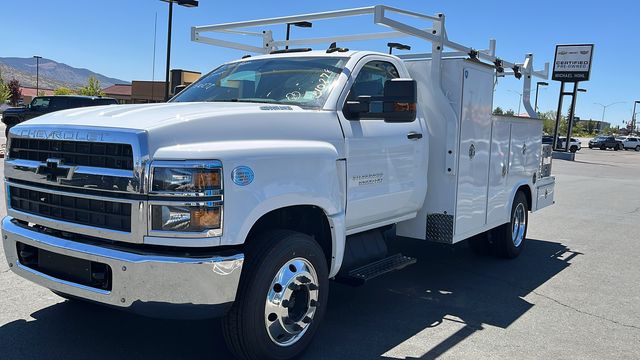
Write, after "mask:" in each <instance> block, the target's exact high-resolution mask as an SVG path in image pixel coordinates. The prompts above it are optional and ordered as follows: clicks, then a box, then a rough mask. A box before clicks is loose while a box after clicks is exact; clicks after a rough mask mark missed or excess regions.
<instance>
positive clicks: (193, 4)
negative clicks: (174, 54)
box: [152, 0, 198, 101]
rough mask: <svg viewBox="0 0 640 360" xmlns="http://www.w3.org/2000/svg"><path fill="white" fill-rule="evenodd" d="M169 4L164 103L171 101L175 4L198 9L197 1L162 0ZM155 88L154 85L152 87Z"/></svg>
mask: <svg viewBox="0 0 640 360" xmlns="http://www.w3.org/2000/svg"><path fill="white" fill-rule="evenodd" d="M160 1H164V2H168V3H169V21H168V22H169V24H168V25H167V69H166V73H165V84H164V101H169V67H170V66H171V22H172V20H173V3H176V4H178V5H180V6H184V7H198V1H197V0H160ZM152 86H153V85H152Z"/></svg>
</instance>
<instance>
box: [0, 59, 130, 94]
mask: <svg viewBox="0 0 640 360" xmlns="http://www.w3.org/2000/svg"><path fill="white" fill-rule="evenodd" d="M0 74H1V75H2V78H3V79H4V81H5V82H8V81H9V80H11V79H17V80H18V81H20V84H21V85H22V86H30V87H35V86H36V59H34V58H18V57H0ZM91 76H94V77H95V78H96V79H98V80H99V81H100V86H101V87H102V88H106V87H109V86H111V85H115V84H128V83H129V82H128V81H124V80H120V79H116V78H111V77H107V76H105V75H102V74H98V73H96V72H93V71H91V70H89V69H81V68H75V67H72V66H69V65H67V64H63V63H59V62H57V61H54V60H51V59H46V58H42V59H40V60H39V76H38V82H39V87H40V88H43V89H57V88H59V87H68V88H71V89H76V88H79V87H81V86H84V85H86V84H87V80H88V79H89V77H91Z"/></svg>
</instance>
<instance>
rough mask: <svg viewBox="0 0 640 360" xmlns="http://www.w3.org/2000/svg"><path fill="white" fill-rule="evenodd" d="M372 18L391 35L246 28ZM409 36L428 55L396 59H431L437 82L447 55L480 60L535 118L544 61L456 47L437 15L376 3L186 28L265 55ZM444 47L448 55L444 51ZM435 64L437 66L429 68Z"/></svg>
mask: <svg viewBox="0 0 640 360" xmlns="http://www.w3.org/2000/svg"><path fill="white" fill-rule="evenodd" d="M361 15H373V23H374V24H376V25H380V26H382V27H385V28H387V29H391V30H392V31H382V32H374V33H365V34H351V35H338V36H331V37H312V38H300V39H294V40H288V41H287V40H277V39H274V38H273V32H272V31H271V30H263V31H259V32H256V31H248V30H247V28H256V27H261V26H271V25H278V24H281V25H282V24H288V23H294V22H300V21H313V20H328V19H338V18H346V17H352V16H361ZM389 15H395V16H398V15H399V16H407V17H411V18H416V19H420V20H424V21H426V22H430V25H431V26H430V27H427V28H417V27H415V26H411V25H409V24H406V23H403V22H400V21H398V20H395V19H392V18H390V17H389ZM205 33H223V34H234V35H240V36H247V37H258V38H261V39H262V45H261V46H256V45H255V44H253V45H252V44H249V43H241V42H235V41H228V40H222V39H216V38H213V37H209V36H205V35H204V34H205ZM403 36H404V37H406V36H410V37H414V38H419V39H422V40H426V41H428V42H430V43H431V45H432V46H431V53H424V54H407V55H400V56H398V57H399V58H401V59H405V60H411V59H431V60H432V61H433V65H434V66H432V72H433V74H432V75H433V76H434V79H441V74H440V66H439V65H440V61H441V60H442V59H444V58H448V57H465V56H468V57H470V58H472V59H477V60H478V61H482V62H486V63H488V64H491V65H493V66H495V67H496V74H497V76H505V75H513V76H515V77H516V78H518V79H520V78H523V79H524V81H523V97H522V101H523V104H524V107H525V109H526V111H527V113H529V116H531V117H534V118H537V114H536V112H535V111H534V110H533V108H532V106H531V100H530V98H531V77H532V76H534V77H538V78H542V79H547V78H548V77H549V63H545V66H544V70H537V71H536V70H534V69H533V54H526V55H525V59H524V61H523V62H521V63H517V62H514V61H507V60H504V59H501V58H499V57H496V42H495V40H491V41H490V42H489V49H486V50H477V49H474V48H472V47H469V46H465V45H462V44H459V43H457V42H454V41H451V40H449V37H448V36H447V31H446V29H445V16H444V14H442V13H439V14H436V15H435V16H432V15H425V14H420V13H417V12H413V11H408V10H402V9H397V8H393V7H389V6H385V5H376V6H368V7H361V8H355V9H346V10H337V11H328V12H320V13H312V14H304V15H293V16H283V17H277V18H270V19H259V20H250V21H240V22H231V23H224V24H217V25H205V26H194V27H192V28H191V40H193V41H195V42H200V43H204V44H209V45H214V46H220V47H226V48H230V49H236V50H242V51H246V52H251V53H258V54H268V53H270V52H272V51H275V50H278V49H279V48H280V47H285V46H291V45H311V44H329V43H332V42H349V41H363V40H375V39H386V38H397V37H403ZM445 49H448V50H450V51H445ZM435 65H438V66H435Z"/></svg>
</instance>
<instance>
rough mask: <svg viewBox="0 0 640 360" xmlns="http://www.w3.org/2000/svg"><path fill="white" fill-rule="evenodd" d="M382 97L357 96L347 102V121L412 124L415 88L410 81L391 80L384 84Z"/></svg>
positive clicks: (415, 99) (414, 116)
mask: <svg viewBox="0 0 640 360" xmlns="http://www.w3.org/2000/svg"><path fill="white" fill-rule="evenodd" d="M383 94H384V95H383V96H358V100H355V101H347V102H346V103H345V105H344V109H343V112H344V115H345V117H346V118H347V119H349V120H363V119H382V120H384V121H385V122H390V123H394V122H412V121H414V120H415V119H416V102H417V99H418V94H417V86H416V82H415V80H412V79H391V80H387V81H386V82H385V83H384V91H383Z"/></svg>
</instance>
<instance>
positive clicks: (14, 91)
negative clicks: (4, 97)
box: [7, 79, 22, 106]
mask: <svg viewBox="0 0 640 360" xmlns="http://www.w3.org/2000/svg"><path fill="white" fill-rule="evenodd" d="M7 87H8V88H9V102H10V103H11V105H13V106H16V105H18V101H20V99H21V98H22V90H21V89H20V81H18V80H16V79H13V80H11V81H9V84H8V85H7Z"/></svg>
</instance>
